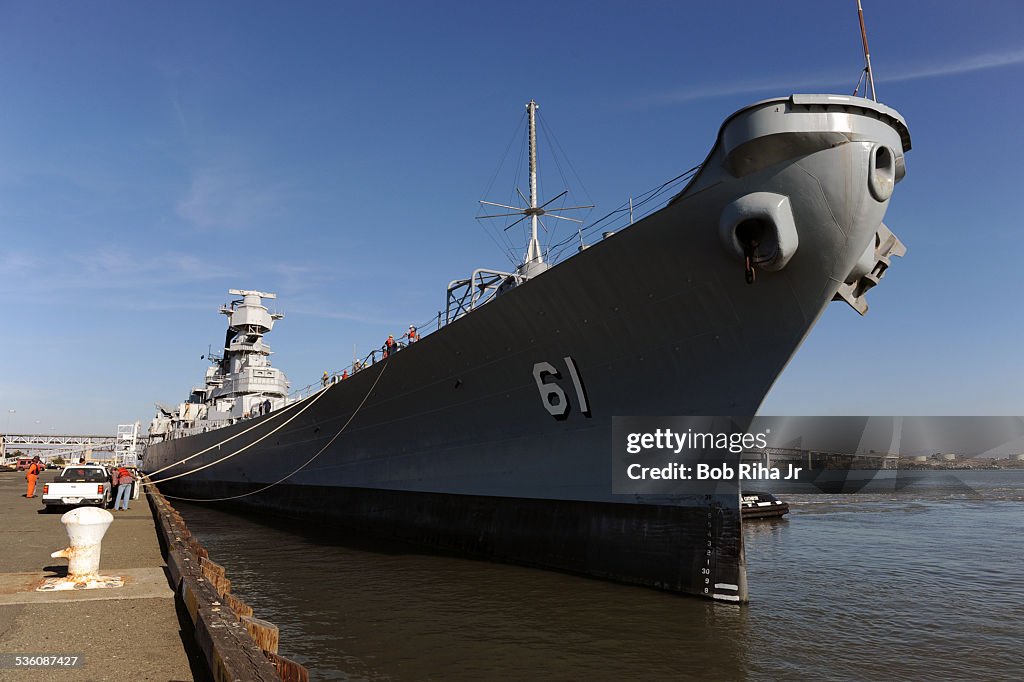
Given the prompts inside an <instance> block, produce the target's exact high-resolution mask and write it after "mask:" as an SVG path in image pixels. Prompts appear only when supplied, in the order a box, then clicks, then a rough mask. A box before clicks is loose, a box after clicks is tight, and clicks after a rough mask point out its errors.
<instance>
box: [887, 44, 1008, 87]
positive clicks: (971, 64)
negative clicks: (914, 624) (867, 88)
mask: <svg viewBox="0 0 1024 682" xmlns="http://www.w3.org/2000/svg"><path fill="white" fill-rule="evenodd" d="M1017 64H1024V47H1018V48H1014V49H1011V50H1003V51H1000V52H987V53H985V54H979V55H975V56H973V57H961V58H960V59H957V60H955V61H951V62H946V63H945V64H935V65H933V66H925V67H918V68H912V69H906V70H904V71H894V72H893V73H891V74H885V73H876V74H875V80H877V81H884V82H887V83H896V82H900V81H910V80H917V79H918V78H935V77H936V76H953V75H956V74H960V73H970V72H972V71H984V70H986V69H998V68H1000V67H1004V66H1015V65H1017Z"/></svg>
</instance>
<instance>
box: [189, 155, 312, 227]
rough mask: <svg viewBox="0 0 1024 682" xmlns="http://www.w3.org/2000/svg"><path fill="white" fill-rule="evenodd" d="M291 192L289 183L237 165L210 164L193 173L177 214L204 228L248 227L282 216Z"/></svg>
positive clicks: (195, 225)
mask: <svg viewBox="0 0 1024 682" xmlns="http://www.w3.org/2000/svg"><path fill="white" fill-rule="evenodd" d="M291 194H292V193H290V192H289V190H288V187H287V184H286V183H283V182H275V181H271V180H267V179H264V178H259V177H257V176H255V175H254V174H252V173H250V172H248V171H246V170H242V169H240V168H237V167H235V166H234V164H223V163H221V164H209V165H207V166H204V167H202V168H199V169H198V170H196V171H194V172H193V174H192V181H191V183H190V185H189V189H188V191H187V192H186V193H185V196H183V197H182V198H181V200H180V201H179V202H178V205H177V213H178V215H179V216H180V217H182V218H183V219H185V220H186V221H187V222H189V223H190V224H192V225H193V226H194V227H196V228H199V229H202V230H210V229H231V230H238V229H249V228H253V227H256V226H258V225H261V224H263V223H265V222H266V221H267V219H268V218H270V219H274V218H279V217H280V216H281V215H282V214H283V213H284V211H285V202H286V200H287V199H289V198H291Z"/></svg>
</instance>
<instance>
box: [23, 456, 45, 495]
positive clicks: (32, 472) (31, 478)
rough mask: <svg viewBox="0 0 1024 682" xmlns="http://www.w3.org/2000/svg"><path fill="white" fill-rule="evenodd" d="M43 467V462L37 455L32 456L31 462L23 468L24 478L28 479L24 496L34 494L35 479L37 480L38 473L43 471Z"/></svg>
mask: <svg viewBox="0 0 1024 682" xmlns="http://www.w3.org/2000/svg"><path fill="white" fill-rule="evenodd" d="M44 468H45V467H44V466H43V463H42V462H40V461H39V455H36V456H35V457H33V458H32V463H31V464H29V465H28V469H26V470H25V480H26V481H28V490H27V491H26V492H25V497H35V496H36V481H38V480H39V474H41V473H43V469H44Z"/></svg>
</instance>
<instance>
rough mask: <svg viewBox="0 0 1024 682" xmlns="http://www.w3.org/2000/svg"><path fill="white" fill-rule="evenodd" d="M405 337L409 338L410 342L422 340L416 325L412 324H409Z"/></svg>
mask: <svg viewBox="0 0 1024 682" xmlns="http://www.w3.org/2000/svg"><path fill="white" fill-rule="evenodd" d="M405 337H406V338H407V339H409V343H416V342H417V341H419V340H420V335H419V333H418V332H417V331H416V327H415V326H413V325H411V324H410V325H409V331H408V332H406V334H405Z"/></svg>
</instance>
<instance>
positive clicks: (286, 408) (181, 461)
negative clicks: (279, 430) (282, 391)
mask: <svg viewBox="0 0 1024 682" xmlns="http://www.w3.org/2000/svg"><path fill="white" fill-rule="evenodd" d="M324 390H326V389H324ZM321 393H323V391H321ZM302 403H303V401H301V400H300V401H298V402H294V403H292V404H291V405H285V406H284V407H282V408H281V409H280V410H277V411H276V412H271V413H270V414H271V418H270V419H268V420H267V421H271V420H273V419H275V418H277V417H279V416H281V415H283V414H286V413H288V412H290V411H291V410H292V408H294V407H295V406H296V405H301V404H302ZM260 426H262V424H253V425H252V426H250V427H249V428H247V429H245V430H244V431H239V432H238V433H236V434H235V435H233V436H230V437H228V438H225V439H224V440H222V441H221V442H219V443H214V444H213V445H211V446H210V447H208V448H206V449H205V450H200V451H199V452H197V453H195V454H194V455H189V456H188V457H186V458H185V459H179V460H178V461H177V462H171V463H170V464H168V465H167V466H165V467H164V468H163V469H157V470H156V471H151V472H149V473H148V474H147V475H148V476H155V475H157V474H159V473H162V472H164V471H167V470H168V469H170V468H171V467H176V466H178V465H179V464H184V463H185V462H187V461H189V460H190V459H195V458H196V457H198V456H199V455H205V454H206V453H207V452H209V451H210V450H213V449H215V448H219V447H220V446H221V445H224V443H227V442H229V441H232V440H234V439H236V438H238V437H239V436H244V435H245V434H247V433H249V432H250V431H252V430H253V429H255V428H259V427H260ZM163 480H168V479H163Z"/></svg>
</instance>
